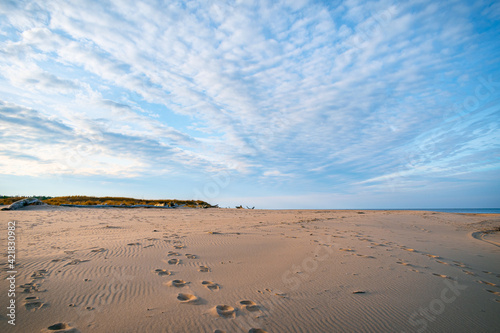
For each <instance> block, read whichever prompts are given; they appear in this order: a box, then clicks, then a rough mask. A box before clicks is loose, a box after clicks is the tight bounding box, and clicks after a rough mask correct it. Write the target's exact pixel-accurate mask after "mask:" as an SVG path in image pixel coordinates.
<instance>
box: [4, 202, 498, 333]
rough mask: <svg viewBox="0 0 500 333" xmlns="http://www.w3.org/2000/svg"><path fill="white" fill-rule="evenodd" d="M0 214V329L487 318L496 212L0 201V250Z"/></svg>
mask: <svg viewBox="0 0 500 333" xmlns="http://www.w3.org/2000/svg"><path fill="white" fill-rule="evenodd" d="M360 213H363V214H360ZM9 221H16V235H17V240H16V258H17V262H16V271H17V273H16V282H15V284H16V297H15V299H16V325H15V326H13V325H10V324H9V323H8V320H9V318H8V317H7V316H6V314H7V311H6V306H7V305H8V304H9V301H10V298H9V297H8V295H7V294H8V293H7V290H8V289H9V280H7V277H9V275H10V274H9V273H8V271H9V268H8V265H7V264H8V262H7V256H6V255H4V256H2V261H1V262H0V264H1V266H0V267H1V268H2V269H1V273H0V274H1V276H0V277H1V279H0V290H1V291H2V292H1V294H0V304H2V308H3V309H4V310H3V311H2V312H1V313H0V331H1V332H20V333H21V332H22V333H25V332H82V333H83V332H97V333H100V332H103V333H104V332H106V333H109V332H425V331H428V332H497V331H498V327H500V316H498V313H499V312H498V311H499V309H500V287H499V286H500V266H499V263H500V246H498V243H499V239H498V230H499V229H498V227H500V215H494V214H488V215H481V214H450V213H433V212H424V211H362V212H358V211H347V210H344V211H341V210H317V211H316V210H276V211H273V210H257V209H254V210H245V209H215V208H214V209H175V210H174V209H172V210H166V209H142V208H137V209H134V210H126V209H120V208H107V209H102V208H101V209H92V208H73V207H53V206H34V207H25V208H23V209H21V210H15V211H2V212H0V224H1V226H2V231H1V235H0V238H1V244H0V246H1V248H2V249H3V250H2V251H3V253H4V254H5V253H6V252H7V250H6V249H7V224H8V222H9Z"/></svg>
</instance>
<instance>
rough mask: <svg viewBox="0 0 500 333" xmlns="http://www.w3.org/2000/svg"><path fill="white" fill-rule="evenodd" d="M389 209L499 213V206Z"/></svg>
mask: <svg viewBox="0 0 500 333" xmlns="http://www.w3.org/2000/svg"><path fill="white" fill-rule="evenodd" d="M391 210H426V211H430V212H443V213H470V214H500V208H421V209H391Z"/></svg>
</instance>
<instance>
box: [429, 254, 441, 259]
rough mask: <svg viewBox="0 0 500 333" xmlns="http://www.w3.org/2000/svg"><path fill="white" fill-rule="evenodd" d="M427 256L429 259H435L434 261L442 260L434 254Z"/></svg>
mask: <svg viewBox="0 0 500 333" xmlns="http://www.w3.org/2000/svg"><path fill="white" fill-rule="evenodd" d="M426 256H428V257H429V258H434V259H438V258H440V257H439V256H436V255H434V254H426Z"/></svg>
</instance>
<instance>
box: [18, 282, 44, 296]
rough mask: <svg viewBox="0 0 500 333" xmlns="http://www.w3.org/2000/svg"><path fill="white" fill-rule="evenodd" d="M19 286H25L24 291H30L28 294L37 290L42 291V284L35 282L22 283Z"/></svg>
mask: <svg viewBox="0 0 500 333" xmlns="http://www.w3.org/2000/svg"><path fill="white" fill-rule="evenodd" d="M19 287H20V288H23V291H22V292H23V293H28V294H31V293H33V292H35V291H40V290H39V287H40V285H38V284H35V283H34V282H29V283H25V284H22V285H20V286H19Z"/></svg>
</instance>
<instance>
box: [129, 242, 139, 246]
mask: <svg viewBox="0 0 500 333" xmlns="http://www.w3.org/2000/svg"><path fill="white" fill-rule="evenodd" d="M127 245H130V246H133V245H141V243H139V242H136V243H128V244H127Z"/></svg>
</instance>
